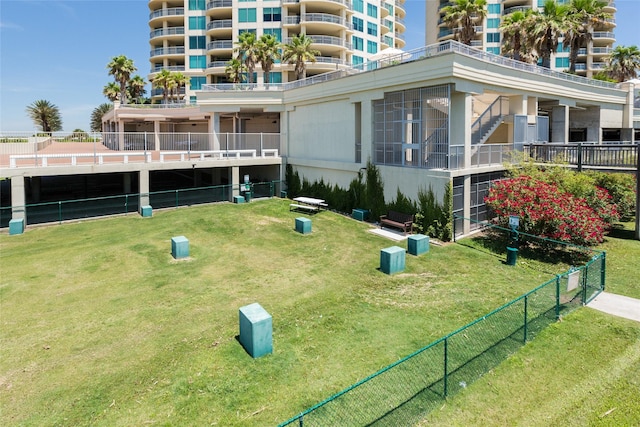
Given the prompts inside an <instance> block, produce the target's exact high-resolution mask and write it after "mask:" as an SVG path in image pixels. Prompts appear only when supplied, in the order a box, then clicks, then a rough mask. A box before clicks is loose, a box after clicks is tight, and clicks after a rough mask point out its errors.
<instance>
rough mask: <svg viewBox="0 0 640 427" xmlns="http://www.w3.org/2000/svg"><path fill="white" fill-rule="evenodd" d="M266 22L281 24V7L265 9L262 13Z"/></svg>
mask: <svg viewBox="0 0 640 427" xmlns="http://www.w3.org/2000/svg"><path fill="white" fill-rule="evenodd" d="M262 20H263V21H264V22H280V21H282V12H281V11H280V8H279V7H265V8H264V10H263V13H262Z"/></svg>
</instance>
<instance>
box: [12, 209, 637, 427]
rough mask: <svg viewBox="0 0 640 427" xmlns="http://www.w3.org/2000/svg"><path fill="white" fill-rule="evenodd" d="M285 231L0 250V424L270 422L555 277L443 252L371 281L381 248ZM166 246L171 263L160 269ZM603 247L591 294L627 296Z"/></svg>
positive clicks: (66, 231) (168, 219)
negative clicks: (243, 335) (246, 330)
mask: <svg viewBox="0 0 640 427" xmlns="http://www.w3.org/2000/svg"><path fill="white" fill-rule="evenodd" d="M297 216H300V214H296V213H292V212H289V211H288V201H285V200H279V199H272V200H268V201H256V202H253V203H250V204H244V205H234V204H227V203H223V204H217V205H209V206H199V207H190V208H182V209H175V210H166V211H156V212H154V216H153V217H152V218H141V217H139V216H137V215H129V216H126V217H117V218H109V219H103V220H95V221H87V222H81V223H73V224H62V225H55V226H51V227H39V228H29V229H28V230H27V232H26V233H25V234H23V235H19V236H8V235H6V234H3V235H0V269H1V270H0V273H1V274H0V304H1V305H0V322H1V325H2V327H1V330H0V408H1V411H0V424H2V425H33V426H36V425H37V426H41V425H104V426H120V425H122V426H125V425H126V426H130V425H143V424H150V425H225V426H229V425H274V424H277V423H279V422H282V421H284V420H286V419H288V418H290V417H291V416H293V415H295V414H297V413H298V412H300V411H302V410H304V409H307V408H308V407H310V406H312V405H314V404H316V403H318V402H319V401H321V400H323V399H324V398H326V397H328V396H330V395H331V394H333V393H335V392H337V391H340V390H342V389H343V388H345V387H347V386H349V385H351V384H353V383H354V382H356V381H358V380H360V379H362V378H364V377H366V376H367V375H369V374H371V373H373V372H375V371H377V370H378V369H380V368H382V367H384V366H386V365H388V364H389V363H392V362H394V361H396V360H398V359H399V358H401V357H403V356H406V355H407V354H409V353H411V352H413V351H415V350H417V349H418V348H420V347H423V346H424V345H426V344H428V343H430V342H431V341H433V340H435V339H436V338H439V337H441V336H443V335H445V334H447V333H449V332H451V331H453V330H455V329H457V328H458V327H460V326H463V325H464V324H466V323H468V322H470V321H472V320H474V319H475V318H477V317H478V316H481V315H483V314H485V313H487V312H489V311H491V310H493V309H495V308H497V307H499V306H501V305H503V304H504V303H506V302H508V301H510V300H512V299H513V298H515V297H517V296H519V295H521V294H522V293H524V292H526V291H528V290H530V289H532V288H534V287H535V286H537V285H539V284H541V283H543V282H545V281H547V280H548V279H550V278H551V277H553V275H554V274H555V273H559V272H562V271H565V270H566V269H567V267H568V265H566V264H564V263H555V264H545V263H542V262H540V261H535V260H525V259H522V258H521V259H520V260H519V267H521V268H513V267H509V266H506V265H504V263H503V262H502V261H503V260H502V257H501V256H499V255H496V254H493V253H491V252H490V251H487V250H484V249H479V248H478V247H477V246H476V245H474V244H469V245H461V244H449V245H446V246H442V247H438V246H435V245H432V246H431V250H430V252H429V254H428V255H424V256H421V257H412V256H407V266H406V270H405V272H404V273H402V274H397V275H393V276H388V275H385V274H383V273H381V272H380V271H378V270H377V268H378V267H379V254H380V249H382V248H385V247H388V246H393V245H396V243H395V242H393V241H390V240H387V239H384V238H381V237H378V236H375V235H372V234H371V233H368V232H366V229H367V228H368V226H367V225H366V224H363V223H360V222H357V221H354V220H351V219H350V218H346V217H344V216H341V215H337V214H334V213H332V212H322V213H319V214H317V215H315V216H313V217H311V219H312V221H313V233H312V234H310V235H301V234H299V233H296V232H295V231H294V227H293V225H294V218H295V217H297ZM179 235H184V236H186V237H187V238H188V239H189V242H190V250H191V257H190V259H188V260H182V261H175V260H173V259H172V257H171V253H170V252H171V242H170V240H171V237H174V236H179ZM607 244H609V245H611V247H610V248H608V249H607V250H608V251H609V252H608V258H607V259H608V266H609V267H608V270H607V274H608V275H607V277H608V279H609V280H608V283H612V285H611V287H610V288H609V289H608V290H610V291H612V292H615V290H616V288H615V286H624V287H625V288H624V289H623V290H627V291H628V292H626V294H627V295H631V296H634V293H635V295H637V293H639V289H640V284H638V283H634V281H633V280H631V279H630V278H629V277H628V274H630V272H633V271H634V269H635V271H636V273H635V277H638V275H637V270H638V266H637V263H636V264H635V266H634V265H633V263H631V264H632V265H631V266H628V265H625V263H624V262H623V263H619V261H617V259H618V258H617V257H618V255H617V253H618V251H619V248H620V247H622V248H623V249H622V252H624V253H625V254H626V253H631V255H629V256H631V258H629V259H631V260H632V259H633V253H636V254H637V253H638V252H633V251H636V250H640V249H639V248H640V243H638V242H629V241H624V240H620V239H610V241H609V242H608V243H607ZM399 245H400V246H404V245H405V243H400V244H399ZM619 245H620V246H619ZM625 256H626V255H625ZM635 259H636V260H637V259H638V257H637V256H636V258H635ZM632 277H634V276H632ZM613 283H619V284H618V285H615V286H614V285H613ZM621 293H625V292H622V291H621ZM253 302H259V303H260V304H261V305H262V306H263V307H264V308H265V309H266V310H267V311H268V312H269V313H270V314H271V315H272V316H273V325H274V331H273V343H274V353H273V354H272V355H269V356H266V357H263V358H259V359H255V360H254V359H252V358H251V357H250V356H248V355H247V353H246V352H245V351H244V350H243V349H242V347H241V346H240V345H239V343H238V342H237V340H236V335H237V334H238V308H239V307H241V306H243V305H246V304H250V303H253ZM586 313H587V309H584V310H580V311H579V312H578V313H576V314H575V315H572V316H575V317H576V318H580V316H585V315H586ZM572 316H570V317H569V318H568V319H567V321H566V322H562V323H561V324H560V325H559V326H558V325H554V329H553V330H555V329H561V328H565V327H567V325H569V326H570V325H571V322H573V321H574V320H573V317H572ZM598 316H599V317H598ZM592 317H593V318H594V319H596V320H597V319H598V318H604V319H607V318H608V317H606V316H600V315H593V316H592ZM611 322H613V321H611ZM613 323H615V322H613ZM580 325H583V326H585V328H586V329H587V330H586V331H585V332H584V333H585V334H587V335H594V334H596V333H597V332H598V331H599V330H596V326H598V325H599V322H597V321H594V322H583V323H579V322H578V326H580ZM556 326H557V328H556ZM578 326H577V327H578ZM619 328H621V330H623V329H624V330H626V329H630V330H631V332H629V334H632V333H633V331H636V332H637V330H636V329H633V328H630V327H629V325H627V324H625V325H623V326H620V327H619ZM573 329H574V328H568V331H567V333H568V334H569V335H571V334H572V333H573V334H575V335H577V334H578V332H580V333H582V331H577V332H574V331H573ZM604 330H605V332H606V328H605V329H604ZM594 336H595V335H594ZM630 336H631V337H632V338H633V335H630ZM552 338H553V335H552ZM635 338H636V340H637V335H636V336H635ZM539 340H540V338H537V339H536V340H534V341H533V342H532V343H531V344H529V345H527V346H526V347H525V349H530V348H534V347H533V346H534V345H535V344H536V343H538V342H539ZM618 341H619V342H620V343H622V342H623V340H618ZM618 341H615V342H613V341H612V342H609V341H607V347H608V348H609V349H610V351H615V354H626V353H619V352H618V351H617V350H618V349H619V347H614V345H617V344H618ZM620 345H621V346H623V344H620ZM542 351H545V350H544V349H543V350H542ZM611 354H613V353H611ZM631 355H633V354H631ZM518 357H519V356H518ZM576 357H577V356H576ZM567 358H570V355H567ZM508 363H513V362H508ZM636 365H637V364H636ZM598 367H599V368H604V366H602V364H600V365H598ZM501 368H502V367H501ZM636 372H637V370H636ZM492 375H493V374H492ZM477 384H480V382H479V383H477ZM569 386H571V387H574V386H575V384H567V387H569ZM472 388H473V387H469V389H468V390H469V391H471V390H472ZM621 389H624V387H621ZM621 393H622V392H621ZM595 410H599V408H595V409H594V411H595ZM596 412H597V411H596ZM614 412H615V411H614ZM594 413H595V412H594ZM612 414H613V413H612ZM434 415H435V414H434ZM566 415H567V416H570V415H571V414H570V413H567V414H566Z"/></svg>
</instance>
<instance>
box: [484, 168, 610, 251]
mask: <svg viewBox="0 0 640 427" xmlns="http://www.w3.org/2000/svg"><path fill="white" fill-rule="evenodd" d="M589 199H591V200H589V201H587V200H586V199H584V198H579V197H574V196H573V195H571V194H570V193H568V192H565V191H562V190H560V189H559V188H558V186H557V185H554V184H550V183H547V182H544V181H540V180H537V179H535V178H532V177H530V176H519V177H515V178H510V179H506V180H502V181H499V182H496V183H495V184H494V185H493V186H492V188H491V189H490V190H489V194H488V195H487V197H486V198H485V203H486V204H487V206H489V208H490V209H491V210H492V211H493V212H494V213H495V214H496V215H497V217H498V218H497V221H498V223H499V224H500V225H503V226H506V225H507V224H508V220H509V216H510V215H517V216H518V217H520V230H521V231H524V232H526V233H529V234H535V235H538V236H541V237H546V238H549V239H553V240H559V241H563V242H570V243H574V244H578V245H584V246H591V245H595V244H598V243H601V242H602V241H603V240H604V235H605V232H606V231H607V230H608V229H609V228H610V227H611V224H612V223H613V221H615V220H617V219H618V213H617V210H616V207H615V205H613V204H612V203H611V196H610V195H609V193H608V192H607V191H606V190H604V189H601V188H596V190H595V191H594V197H593V198H592V197H589Z"/></svg>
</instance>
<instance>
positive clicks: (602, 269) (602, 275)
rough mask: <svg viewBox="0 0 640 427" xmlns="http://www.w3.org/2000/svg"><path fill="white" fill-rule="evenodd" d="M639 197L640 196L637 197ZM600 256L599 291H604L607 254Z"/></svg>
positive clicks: (603, 253)
mask: <svg viewBox="0 0 640 427" xmlns="http://www.w3.org/2000/svg"><path fill="white" fill-rule="evenodd" d="M638 197H640V196H638ZM636 215H638V214H636ZM600 256H601V263H600V289H601V290H603V291H604V287H605V285H606V272H607V261H606V259H607V253H606V252H602V254H600Z"/></svg>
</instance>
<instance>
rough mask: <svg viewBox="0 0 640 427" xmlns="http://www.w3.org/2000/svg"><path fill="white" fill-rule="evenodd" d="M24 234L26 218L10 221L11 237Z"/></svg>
mask: <svg viewBox="0 0 640 427" xmlns="http://www.w3.org/2000/svg"><path fill="white" fill-rule="evenodd" d="M22 233H24V218H18V219H11V220H9V235H13V234H22Z"/></svg>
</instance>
